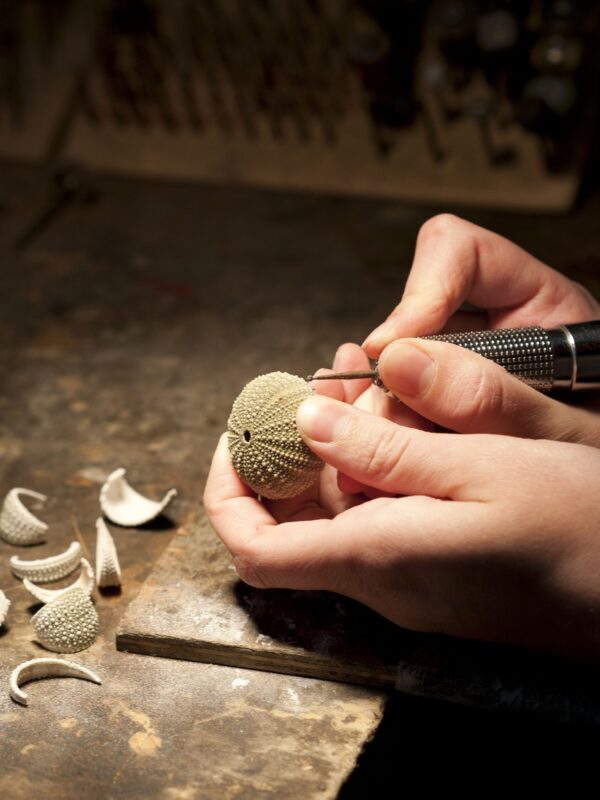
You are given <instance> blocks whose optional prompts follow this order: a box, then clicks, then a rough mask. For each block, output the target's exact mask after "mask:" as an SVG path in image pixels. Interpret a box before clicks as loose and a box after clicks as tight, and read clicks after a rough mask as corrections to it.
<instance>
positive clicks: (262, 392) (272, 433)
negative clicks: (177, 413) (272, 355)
mask: <svg viewBox="0 0 600 800" xmlns="http://www.w3.org/2000/svg"><path fill="white" fill-rule="evenodd" d="M313 393H314V392H313V389H312V387H311V386H310V385H309V384H308V383H307V382H306V381H305V380H304V379H303V378H299V377H298V376H297V375H290V374H289V373H288V372H270V373H268V374H267V375H259V377H258V378H254V380H253V381H250V383H248V384H246V386H245V387H244V389H243V390H242V392H241V393H240V394H239V395H238V397H237V399H236V401H235V402H234V404H233V408H232V409H231V414H230V416H229V421H228V423H227V429H228V431H227V432H228V441H229V452H230V454H231V460H232V462H233V466H234V467H235V470H236V472H237V473H238V475H239V476H240V478H241V479H242V480H243V481H244V483H245V484H246V485H247V486H249V487H250V488H251V489H252V490H254V491H255V492H256V493H257V494H259V495H261V496H262V497H268V498H270V499H282V498H284V497H294V496H295V495H297V494H300V492H303V491H304V490H305V489H308V487H309V486H312V484H313V483H314V482H315V481H316V480H317V478H318V476H319V472H320V471H321V469H322V467H323V462H322V461H321V459H320V458H318V457H317V456H316V455H315V454H314V453H313V452H312V450H310V449H309V448H308V447H307V445H306V444H305V443H304V441H303V439H302V438H301V436H300V434H299V433H298V429H297V427H296V411H297V410H298V407H299V406H300V404H301V403H302V402H303V401H304V400H306V399H307V398H308V397H310V396H311V395H312V394H313Z"/></svg>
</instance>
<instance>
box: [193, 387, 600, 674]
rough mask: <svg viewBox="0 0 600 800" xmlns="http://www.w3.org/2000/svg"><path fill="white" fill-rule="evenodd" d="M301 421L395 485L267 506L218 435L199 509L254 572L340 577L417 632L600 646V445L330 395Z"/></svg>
mask: <svg viewBox="0 0 600 800" xmlns="http://www.w3.org/2000/svg"><path fill="white" fill-rule="evenodd" d="M298 425H299V429H300V431H301V432H302V435H303V436H304V437H305V439H306V441H307V443H308V444H309V446H310V447H311V449H312V450H313V451H314V452H315V453H317V454H318V455H319V456H320V457H321V458H323V459H324V460H325V461H326V462H327V465H328V466H327V467H326V469H331V470H332V471H334V472H335V471H340V472H341V473H343V474H345V475H348V476H349V477H350V478H351V479H353V480H356V481H357V482H360V483H361V484H365V485H368V486H371V487H373V488H374V489H377V490H379V491H383V492H385V493H387V494H388V496H385V497H379V498H377V499H373V500H367V499H365V498H364V497H362V498H359V497H353V498H349V504H348V505H347V506H346V507H345V508H342V509H341V510H335V509H332V508H331V507H330V504H329V502H328V499H327V496H326V493H325V494H323V493H322V492H319V491H318V490H317V492H316V493H315V494H314V495H313V496H312V498H310V499H307V501H306V502H305V504H304V506H298V504H294V503H292V504H291V505H290V501H273V502H271V503H268V504H264V505H263V504H262V503H260V502H259V501H258V500H257V499H256V497H255V496H254V495H253V493H252V492H251V491H250V490H249V489H248V488H247V487H246V486H245V485H244V484H243V483H242V482H241V481H240V479H239V477H238V476H237V474H236V473H235V471H234V470H233V468H232V466H231V462H230V459H229V455H228V452H227V443H226V439H225V437H223V438H222V440H221V442H220V445H219V448H218V449H217V452H216V454H215V457H214V460H213V464H212V467H211V471H210V475H209V478H208V482H207V486H206V491H205V498H204V499H205V507H206V511H207V513H208V516H209V518H210V520H211V522H212V524H213V526H214V528H215V530H216V531H217V533H218V534H219V536H220V537H221V538H222V540H223V541H224V543H225V545H226V546H227V547H228V548H229V550H230V551H231V553H232V554H233V557H234V563H235V565H236V568H237V570H238V573H239V575H240V577H241V578H242V579H243V580H244V581H245V582H247V583H249V584H251V585H252V586H257V587H261V588H265V587H272V588H274V587H285V588H294V589H328V590H333V591H337V592H340V593H341V594H345V595H348V596H349V597H353V598H354V599H356V600H358V601H360V602H363V603H365V604H366V605H368V606H370V607H371V608H374V609H375V610H376V611H378V612H379V613H381V614H383V615H384V616H386V617H388V618H389V619H391V620H392V621H393V622H396V623H398V624H400V625H402V626H404V627H407V628H412V629H416V630H421V631H436V632H441V633H447V634H453V635H458V636H464V637H469V638H477V639H485V640H492V641H499V642H510V643H514V644H522V645H530V646H534V647H537V648H542V649H546V650H551V651H555V652H562V653H567V654H570V655H577V656H581V657H593V658H596V659H597V658H598V657H599V656H600V617H599V615H600V581H598V575H599V574H600V538H599V537H598V530H599V529H600V503H599V502H598V493H597V487H598V484H599V481H600V452H599V451H597V450H595V449H594V448H590V447H585V446H581V445H576V444H565V443H560V442H550V441H529V440H522V439H517V438H512V437H507V436H492V435H470V436H460V435H455V434H440V433H430V432H423V431H419V430H413V429H409V428H405V427H401V426H399V425H397V424H394V423H391V422H389V421H388V420H385V419H382V418H379V417H376V416H373V415H371V414H368V413H366V412H363V411H360V410H359V409H356V408H353V407H352V406H350V405H348V404H345V403H341V402H339V401H335V400H331V399H329V398H324V397H317V398H312V399H310V400H308V401H306V402H305V403H304V404H303V405H302V406H301V407H300V410H299V413H298ZM403 495H404V496H403ZM278 523H279V524H278Z"/></svg>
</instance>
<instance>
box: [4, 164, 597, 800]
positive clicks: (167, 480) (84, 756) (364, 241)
mask: <svg viewBox="0 0 600 800" xmlns="http://www.w3.org/2000/svg"><path fill="white" fill-rule="evenodd" d="M92 184H93V185H92V192H91V194H90V196H89V197H88V198H87V200H86V202H85V203H82V204H79V205H74V206H72V207H68V208H66V209H65V210H64V211H63V212H62V213H61V214H60V215H58V216H57V217H56V218H55V219H54V220H53V221H52V223H51V224H50V225H49V226H48V227H47V228H46V229H45V230H43V231H41V232H40V233H39V235H38V236H36V237H34V238H33V239H32V240H31V241H30V242H29V243H28V245H27V246H26V247H23V248H21V249H20V250H19V251H17V250H15V248H14V247H13V246H12V244H13V242H14V240H15V239H16V238H17V237H18V236H19V234H20V233H22V231H23V230H25V229H26V228H27V225H28V223H29V222H30V221H31V217H32V215H34V214H35V213H36V211H35V208H36V207H38V208H39V207H41V206H42V205H43V203H44V192H45V189H46V187H47V178H46V176H44V175H43V174H41V172H38V171H35V170H29V169H25V168H23V169H20V168H12V167H11V168H8V167H3V168H2V169H1V170H0V248H1V254H0V256H1V259H2V262H1V267H0V305H1V310H0V364H1V367H2V372H1V374H2V382H1V385H0V493H1V494H4V492H6V491H7V490H8V489H9V488H11V487H13V486H25V487H28V488H32V489H35V490H38V491H40V492H43V493H45V494H47V495H48V497H49V500H48V502H47V504H46V506H45V508H44V509H43V511H40V512H39V515H40V516H41V517H42V518H43V519H44V520H45V521H47V522H48V523H49V525H50V531H49V540H48V543H47V544H46V545H42V546H38V547H35V548H33V549H31V550H27V551H24V550H23V551H17V549H16V548H13V547H10V546H9V545H7V544H5V543H0V588H2V589H3V590H4V591H5V592H6V594H7V596H8V597H9V598H10V600H11V601H12V607H11V609H10V612H9V616H8V619H7V624H6V626H5V627H4V628H3V629H2V630H1V631H0V721H1V725H2V738H1V741H0V765H1V769H0V796H1V797H6V798H9V799H10V800H24V798H29V797H32V796H33V795H34V794H35V796H40V797H43V798H45V800H51V799H52V798H61V800H70V798H81V797H91V798H96V797H101V798H105V797H106V798H138V797H139V798H142V797H152V798H153V797H159V798H164V799H165V800H195V798H204V797H210V798H212V797H217V798H229V797H232V798H233V797H236V798H237V797H243V798H250V797H264V796H273V797H278V798H279V797H283V798H287V797H290V798H296V797H302V798H312V797H335V796H336V795H337V794H338V792H339V791H340V787H341V786H342V784H343V782H344V780H345V778H346V776H347V775H348V774H349V773H350V772H351V770H352V769H353V767H354V765H355V763H356V761H357V759H358V757H359V755H360V753H361V749H362V747H363V745H364V744H365V743H366V742H367V741H368V740H369V738H370V737H371V736H372V735H373V734H374V732H375V730H376V729H377V726H378V723H379V721H380V719H381V715H382V711H383V705H384V701H385V695H384V694H383V693H382V692H381V691H379V690H375V689H367V688H360V687H356V686H347V685H344V684H338V683H332V682H326V681H317V680H311V679H307V678H294V677H290V676H282V675H275V674H269V673H264V672H256V671H254V672H252V671H245V670H241V669H235V668H229V667H220V666H211V665H205V664H199V663H188V662H183V661H176V660H169V659H157V658H153V657H148V656H137V655H133V654H128V653H120V652H117V651H116V649H115V645H114V631H115V628H116V626H117V624H118V621H119V619H120V618H121V616H122V615H123V613H124V611H125V608H126V607H127V605H128V603H129V602H130V601H131V600H132V599H133V597H134V596H135V595H136V594H137V592H138V591H139V588H140V586H141V584H142V582H143V581H144V579H145V578H146V576H147V575H148V573H149V571H150V569H151V567H152V564H153V563H154V562H155V560H156V559H157V557H158V556H159V555H160V554H161V553H162V551H163V550H164V548H165V547H166V545H167V544H168V543H169V541H170V540H171V538H172V535H173V533H174V531H175V529H176V527H177V526H178V525H179V524H184V523H185V521H186V520H187V519H190V518H191V516H192V515H193V514H194V512H195V509H196V508H197V504H198V502H199V499H200V497H201V492H202V486H203V480H204V477H205V475H206V471H207V469H208V465H209V462H210V457H211V454H212V450H213V448H214V446H215V443H216V440H217V438H218V435H219V433H220V431H221V430H222V429H223V428H224V425H225V421H226V418H227V415H228V412H229V408H230V405H231V400H232V398H234V397H235V396H236V394H237V393H238V391H239V390H240V388H241V387H242V386H243V385H244V383H245V382H246V381H247V380H249V379H250V378H252V377H254V376H255V375H256V374H258V373H259V372H261V371H266V369H271V370H278V369H281V370H287V371H290V372H296V373H298V374H305V373H307V372H309V371H313V370H314V369H316V368H317V367H319V366H322V365H328V364H329V363H330V362H331V359H332V357H333V354H334V352H335V348H336V347H337V345H338V344H339V343H341V342H342V341H360V340H361V339H362V338H363V337H364V335H365V334H366V333H367V332H368V331H369V330H370V329H371V328H372V327H373V326H374V325H375V324H376V323H377V322H379V321H381V320H382V319H383V317H384V316H385V315H386V314H387V313H388V312H389V310H390V307H391V305H392V303H394V302H395V300H396V298H398V297H399V296H400V292H401V288H402V284H403V281H404V279H405V276H406V274H407V270H408V268H409V266H410V260H411V254H412V249H413V247H414V239H415V236H416V233H417V230H418V227H419V225H420V224H421V223H422V222H423V221H424V220H425V219H426V218H427V217H428V216H430V215H431V213H432V212H431V210H426V209H413V210H411V209H407V208H405V207H403V206H400V205H396V204H393V203H390V202H387V201H385V202H384V201H381V202H375V201H369V202H367V201H364V202H362V201H357V200H339V199H332V198H310V197H306V196H301V195H298V196H293V195H283V194H275V193H268V192H258V191H252V190H241V189H240V190H236V189H231V188H218V187H199V186H191V185H188V186H178V185H170V184H161V183H150V182H142V181H140V182H136V181H127V180H122V179H116V178H109V177H103V178H100V177H95V178H94V179H93V180H92ZM599 208H600V202H599V201H598V199H592V200H591V201H589V202H588V203H587V204H585V205H584V206H583V208H582V209H581V210H580V211H579V212H578V213H577V214H576V215H575V217H574V218H572V219H557V220H549V219H547V218H545V219H544V218H539V217H511V216H507V215H503V216H499V217H494V216H493V215H491V214H487V215H484V214H473V213H470V214H469V217H470V218H471V219H473V220H474V221H476V222H480V223H482V224H485V225H487V226H489V227H493V228H494V229H496V230H499V231H500V232H502V233H505V234H506V235H508V236H510V237H511V238H513V239H516V240H517V241H518V242H519V243H520V244H522V245H523V246H524V247H526V248H527V249H530V250H531V251H532V252H534V253H535V254H536V255H537V256H538V257H540V258H542V259H545V260H547V261H551V262H552V263H553V264H554V265H555V266H557V267H559V268H561V269H565V270H566V271H568V272H569V274H571V275H572V276H574V277H576V278H577V279H578V280H580V281H582V282H583V283H585V284H586V285H588V286H589V287H590V288H591V289H592V290H594V291H596V292H598V290H599V289H600V285H599V278H598V265H599V264H600V240H599V236H598V232H597V219H598V209H599ZM119 466H124V467H126V468H127V469H128V476H129V478H130V480H131V482H132V483H133V484H134V485H135V486H136V487H137V488H138V489H140V490H141V491H143V492H144V493H146V494H148V495H150V496H153V497H156V498H158V497H160V496H161V494H162V493H163V492H164V491H166V490H167V489H168V488H170V487H171V486H176V487H177V488H178V489H179V495H178V497H177V499H176V501H175V502H174V503H173V505H172V506H171V507H170V509H169V520H167V521H164V520H163V521H161V522H160V523H158V524H156V525H154V526H152V525H149V526H146V527H145V528H144V529H140V530H135V531H133V530H121V531H118V530H117V531H116V533H115V540H116V544H117V547H118V550H119V553H120V556H121V561H122V566H123V568H124V581H123V591H122V593H120V594H119V593H117V594H115V593H112V594H110V593H109V594H103V595H98V596H97V608H98V612H99V615H100V619H101V625H102V634H101V637H100V639H99V640H98V641H97V642H96V644H94V645H93V646H92V648H90V650H88V651H86V652H84V653H81V654H77V655H74V656H73V659H74V660H77V661H81V662H82V663H85V664H88V665H90V666H92V667H94V668H97V670H98V672H99V674H100V675H101V677H102V679H103V684H102V686H100V687H98V686H95V685H93V684H91V683H87V682H82V681H72V680H53V681H47V682H40V683H37V684H36V683H33V684H29V694H30V698H31V705H30V707H29V708H22V707H20V706H17V705H16V704H14V703H12V701H11V700H10V699H9V698H8V695H7V681H8V675H9V673H10V671H11V669H12V668H13V667H14V666H15V665H16V664H18V663H19V662H20V661H22V660H25V659H27V658H31V657H35V656H39V655H44V654H46V653H45V651H42V650H41V648H39V647H38V646H37V645H36V644H34V643H33V630H32V628H31V626H30V625H29V622H28V621H29V618H30V616H31V610H32V608H35V605H34V603H33V602H32V600H33V598H29V599H28V596H27V594H26V592H25V590H24V588H23V587H22V586H21V585H20V583H19V582H18V581H17V580H16V579H15V578H13V577H12V576H11V575H10V570H9V568H8V557H9V556H10V555H12V554H14V553H17V552H19V554H20V555H22V556H23V557H30V558H34V557H41V556H43V555H47V554H50V553H53V552H58V551H59V550H61V549H63V548H64V547H65V546H66V545H67V544H68V542H69V541H71V540H73V539H75V538H80V539H81V541H82V542H83V544H84V547H85V548H86V549H87V555H88V557H89V556H90V555H91V556H92V560H93V548H94V542H95V528H94V521H95V519H96V517H97V516H98V515H99V507H98V490H99V486H100V484H101V482H102V480H103V479H104V477H105V476H106V475H107V474H108V473H109V472H110V471H112V470H113V469H115V468H117V467H119ZM70 580H72V577H71V578H70ZM66 582H69V581H68V580H67V581H66ZM390 720H391V721H390ZM432 720H434V721H435V724H436V725H437V729H438V733H437V734H433V735H431V733H430V734H429V736H428V738H427V741H428V747H429V748H430V747H431V746H432V745H433V743H435V742H437V743H438V744H439V745H440V746H441V741H440V739H439V731H446V732H448V729H449V727H450V728H452V727H453V726H454V725H455V724H458V722H457V721H458V720H460V724H461V725H462V726H463V727H464V728H465V730H467V731H470V732H471V734H472V735H473V736H474V740H475V739H477V738H479V733H480V732H481V731H482V730H486V731H488V733H489V732H490V731H497V732H498V731H502V732H503V734H502V735H505V734H506V730H507V728H508V729H510V730H512V729H511V725H512V723H510V722H506V720H505V719H502V720H501V721H498V720H497V719H494V717H493V716H491V717H490V716H485V715H484V716H482V715H477V714H476V713H475V712H456V711H453V710H447V709H446V708H445V707H444V708H442V709H441V710H440V709H439V708H437V707H435V708H434V707H433V706H432V705H431V704H425V705H422V704H421V705H419V701H415V700H410V699H403V698H401V697H400V698H398V697H396V698H394V699H393V700H392V701H391V703H390V704H389V708H388V713H387V715H386V722H385V723H384V726H383V728H382V730H381V731H380V733H378V734H377V735H376V736H375V739H374V741H373V744H372V745H370V746H369V747H367V751H370V753H369V752H367V754H366V755H365V757H364V758H363V760H362V762H361V767H360V769H359V770H358V772H357V774H356V776H355V777H354V778H351V779H350V781H349V783H348V784H347V785H346V787H345V789H343V790H342V796H346V797H350V796H364V795H362V794H361V792H362V791H365V787H370V788H371V789H373V787H375V786H377V785H378V783H377V781H378V780H381V775H382V774H383V772H385V770H384V767H383V764H384V762H385V763H387V764H388V770H390V766H389V754H390V752H392V751H390V747H393V746H394V743H395V744H396V745H397V746H398V747H399V748H401V752H402V753H403V754H404V756H405V760H404V763H403V769H404V770H405V771H406V774H408V773H409V772H410V770H411V768H412V769H415V768H416V763H417V761H414V760H413V757H414V755H415V752H416V750H415V749H414V748H416V747H417V744H416V743H419V742H420V743H421V744H423V736H424V730H425V722H427V724H429V723H432ZM432 724H433V723H432ZM536 724H537V723H536ZM409 728H410V729H411V730H412V732H413V734H414V735H411V736H410V737H408V736H406V730H407V729H409ZM429 730H430V731H431V729H429ZM519 730H520V731H527V732H530V730H531V729H530V728H529V727H528V724H520V725H519ZM535 730H536V735H538V736H542V733H541V729H538V728H536V729H535ZM543 730H547V729H543ZM556 730H558V729H555V728H552V733H551V734H548V735H550V736H551V741H552V742H553V743H556V742H563V741H564V736H563V734H562V733H561V734H560V735H558V734H556ZM402 731H404V737H403V735H402ZM475 732H477V735H476V734H475ZM513 734H514V731H513ZM513 734H511V735H513ZM528 735H529V733H528ZM561 736H562V737H563V738H562V739H561ZM444 746H445V748H446V749H445V752H446V755H447V753H448V752H449V751H448V748H447V747H446V745H444ZM378 753H380V754H381V753H383V754H385V758H383V760H382V757H381V756H378ZM378 758H379V759H380V760H379V761H378ZM419 763H420V762H419ZM369 765H370V766H369ZM369 770H371V771H369ZM373 770H375V772H376V774H374V773H373ZM365 776H367V777H365ZM422 778H423V780H425V782H426V783H427V782H428V781H431V779H432V776H426V777H425V776H422Z"/></svg>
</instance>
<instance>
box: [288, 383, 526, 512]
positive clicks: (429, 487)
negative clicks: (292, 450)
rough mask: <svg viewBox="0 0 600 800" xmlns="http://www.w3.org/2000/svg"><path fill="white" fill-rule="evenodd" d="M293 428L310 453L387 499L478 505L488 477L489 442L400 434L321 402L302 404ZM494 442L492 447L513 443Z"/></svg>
mask: <svg viewBox="0 0 600 800" xmlns="http://www.w3.org/2000/svg"><path fill="white" fill-rule="evenodd" d="M296 422H297V425H298V430H299V431H300V434H301V435H302V437H303V438H304V440H305V441H306V443H307V444H308V446H309V447H310V448H311V450H313V452H314V453H316V454H317V455H318V456H319V457H320V458H322V459H323V461H325V462H327V463H328V464H330V465H331V466H332V467H334V468H335V469H337V470H338V471H339V472H341V473H343V474H344V475H346V476H348V477H349V478H352V479H353V480H354V481H359V482H360V483H362V484H365V485H366V486H370V487H372V488H374V489H378V490H380V491H383V492H390V493H392V494H402V495H427V496H429V497H437V498H444V499H453V500H482V499H484V495H485V493H486V492H485V490H486V488H487V486H488V484H489V481H490V474H491V473H490V470H491V467H490V464H491V460H490V459H489V458H486V455H487V449H486V447H485V444H484V442H485V441H488V440H489V439H490V437H483V436H473V437H470V438H469V444H468V445H467V440H466V439H465V437H464V436H460V435H458V434H441V433H429V432H426V431H420V430H417V429H415V428H406V427H404V426H402V425H397V424H396V423H394V422H390V421H389V420H387V419H383V418H382V417H378V416H375V415H374V414H369V413H367V412H366V411H361V410H359V409H357V408H355V407H354V406H350V405H348V404H347V403H340V402H339V401H337V400H331V399H329V398H325V397H322V396H314V397H311V398H309V399H308V400H305V401H304V402H303V403H302V404H301V406H300V408H299V409H298V413H297V416H296ZM498 441H499V444H498V445H497V447H502V446H503V444H504V442H507V443H510V442H514V440H511V439H509V438H507V437H502V438H499V440H498ZM386 500H387V499H382V500H381V502H385V501H386ZM374 502H379V501H374Z"/></svg>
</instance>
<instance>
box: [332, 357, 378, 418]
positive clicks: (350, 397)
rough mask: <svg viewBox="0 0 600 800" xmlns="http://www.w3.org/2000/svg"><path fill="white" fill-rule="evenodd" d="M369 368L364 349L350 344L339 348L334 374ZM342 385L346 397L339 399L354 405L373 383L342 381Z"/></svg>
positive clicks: (367, 380)
mask: <svg viewBox="0 0 600 800" xmlns="http://www.w3.org/2000/svg"><path fill="white" fill-rule="evenodd" d="M369 368H370V364H369V359H368V357H367V354H366V353H365V351H364V350H363V349H362V347H359V346H358V345H357V344H352V343H350V342H348V343H346V344H343V345H341V346H340V347H338V349H337V352H336V354H335V358H334V360H333V371H334V372H351V371H353V370H357V371H358V370H363V369H369ZM336 383H337V381H336ZM340 383H341V384H342V387H343V393H344V397H343V398H339V399H344V400H345V401H346V403H354V402H355V401H356V400H357V399H358V398H359V397H360V395H361V394H362V393H363V392H364V391H366V390H367V389H368V388H369V386H370V385H371V381H370V380H369V379H368V378H366V379H365V380H362V379H360V380H351V381H341V382H340Z"/></svg>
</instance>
